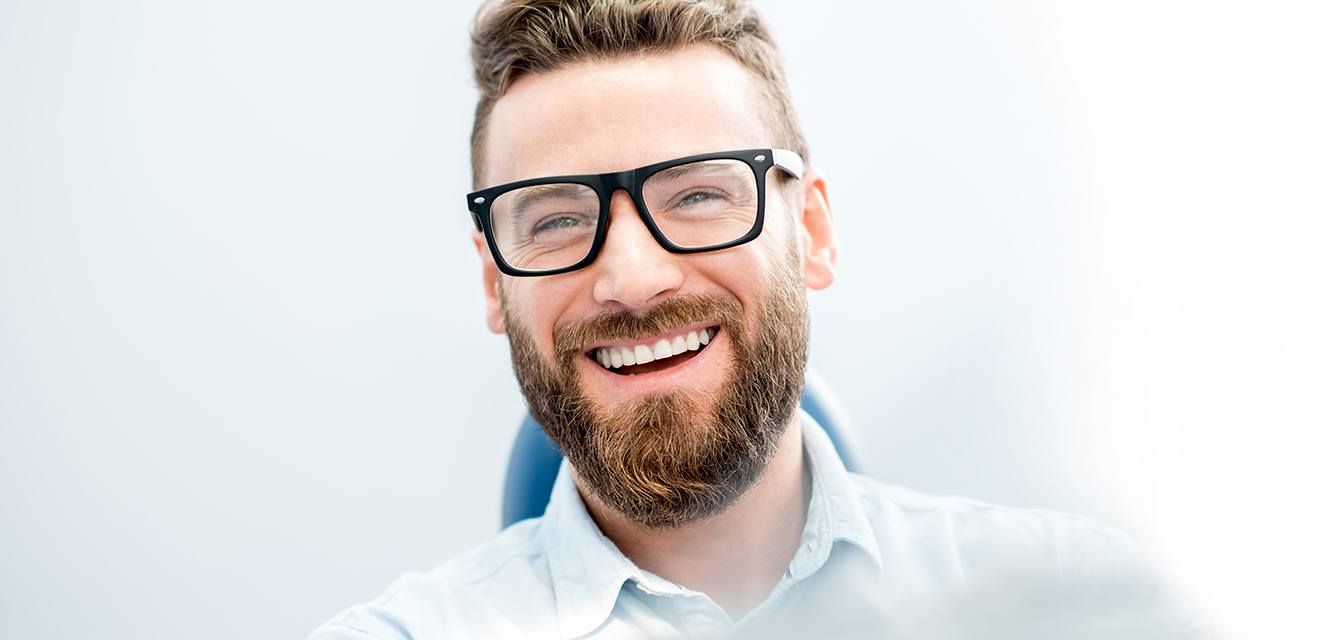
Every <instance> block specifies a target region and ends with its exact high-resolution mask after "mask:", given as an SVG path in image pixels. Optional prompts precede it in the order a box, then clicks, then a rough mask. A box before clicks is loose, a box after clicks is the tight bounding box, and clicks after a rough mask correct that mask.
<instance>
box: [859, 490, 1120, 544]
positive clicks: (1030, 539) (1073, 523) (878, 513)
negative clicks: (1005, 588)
mask: <svg viewBox="0 0 1320 640" xmlns="http://www.w3.org/2000/svg"><path fill="white" fill-rule="evenodd" d="M849 476H850V478H851V479H852V483H853V487H854V489H855V490H856V491H857V494H858V497H859V498H860V500H861V504H862V508H863V510H865V512H866V514H867V518H868V519H869V520H870V522H871V525H872V527H874V528H876V529H877V536H878V537H880V538H884V537H885V536H884V535H881V533H880V532H881V531H882V530H887V531H889V532H891V533H898V532H901V533H902V534H903V535H902V536H901V537H902V538H904V539H907V540H909V541H912V542H915V543H941V544H943V545H953V546H952V547H949V548H946V549H945V550H946V551H949V552H958V553H960V554H966V553H969V552H970V553H976V552H978V551H985V552H995V553H1004V552H1016V551H1021V552H1034V551H1039V552H1045V551H1048V552H1050V553H1049V554H1048V557H1047V558H1046V559H1048V560H1051V561H1059V560H1064V559H1066V558H1068V557H1070V556H1077V557H1080V556H1081V555H1084V551H1085V549H1086V548H1088V547H1092V546H1100V547H1125V546H1130V545H1131V542H1132V541H1131V538H1130V537H1128V536H1127V535H1126V534H1124V533H1123V532H1122V531H1120V530H1118V529H1116V528H1114V527H1112V526H1109V525H1106V524H1104V523H1103V522H1101V521H1099V520H1097V519H1096V518H1092V517H1089V516H1084V515H1079V514H1074V513H1068V512H1064V511H1054V510H1050V509H1027V508H1020V507H1009V506H1004V505H999V504H994V503H990V502H984V501H981V500H974V499H971V498H964V497H961V496H943V495H931V494H925V493H921V492H918V491H914V490H912V489H908V488H905V487H900V486H896V485H890V484H884V483H881V482H878V481H876V480H873V479H871V478H867V477H865V476H861V475H857V474H849Z"/></svg>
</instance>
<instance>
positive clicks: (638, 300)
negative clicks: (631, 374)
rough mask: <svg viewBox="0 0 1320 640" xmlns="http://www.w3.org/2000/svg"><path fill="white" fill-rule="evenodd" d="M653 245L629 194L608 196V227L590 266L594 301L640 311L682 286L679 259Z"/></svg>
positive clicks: (657, 245)
mask: <svg viewBox="0 0 1320 640" xmlns="http://www.w3.org/2000/svg"><path fill="white" fill-rule="evenodd" d="M679 258H680V256H678V255H676V254H673V253H670V252H668V251H666V250H665V248H664V247H662V246H660V243H658V242H656V240H655V237H654V236H652V235H651V231H650V230H649V229H647V227H646V223H645V222H643V221H642V215H641V213H639V212H638V211H637V206H636V205H635V204H634V203H633V201H632V198H631V197H629V195H628V192H626V191H624V190H622V189H620V190H618V191H615V192H614V193H613V194H612V195H611V196H610V226H609V229H608V230H607V232H606V235H605V240H604V243H603V244H602V245H601V248H600V253H599V254H597V255H596V260H595V262H594V263H593V264H592V265H591V270H592V271H593V272H594V277H595V278H596V282H595V284H594V286H593V288H592V294H593V295H594V297H595V299H596V302H597V303H599V304H601V305H603V306H606V307H611V308H613V309H622V310H627V311H639V312H640V311H642V310H645V309H646V308H647V307H650V306H652V305H654V304H655V303H657V302H659V301H660V300H662V299H663V298H664V297H665V296H667V295H669V294H672V293H673V292H675V291H678V289H679V288H680V287H681V286H682V285H683V277H684V276H683V270H682V269H681V267H680V265H679V262H678V259H679Z"/></svg>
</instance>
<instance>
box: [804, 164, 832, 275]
mask: <svg viewBox="0 0 1320 640" xmlns="http://www.w3.org/2000/svg"><path fill="white" fill-rule="evenodd" d="M801 222H802V225H801V226H800V227H799V233H798V236H799V239H800V241H801V243H802V244H801V247H800V249H801V255H802V275H803V282H804V283H805V284H806V285H807V286H808V287H810V288H812V289H824V288H825V287H828V286H830V284H831V283H833V282H834V276H835V272H836V270H837V269H836V267H837V265H838V262H839V248H838V245H836V244H835V242H834V213H833V212H832V211H831V210H830V197H829V191H827V190H826V188H825V176H823V175H821V173H820V172H819V171H817V170H815V169H809V170H808V171H807V172H806V174H804V175H803V176H802V220H801Z"/></svg>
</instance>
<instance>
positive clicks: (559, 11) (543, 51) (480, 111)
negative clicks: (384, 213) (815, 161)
mask: <svg viewBox="0 0 1320 640" xmlns="http://www.w3.org/2000/svg"><path fill="white" fill-rule="evenodd" d="M700 44H708V45H714V46H716V47H719V48H720V49H722V50H724V51H726V52H728V53H729V54H731V55H732V56H733V57H734V58H735V59H736V60H737V61H738V62H739V63H740V64H741V65H742V66H743V68H744V69H746V70H747V71H749V72H750V73H751V74H752V76H753V77H755V78H756V79H757V80H758V81H759V82H758V84H759V85H760V88H761V94H762V95H761V98H762V103H763V104H762V105H761V106H762V109H761V110H762V112H763V117H764V118H765V120H766V125H767V126H769V127H770V128H771V134H772V136H773V137H774V139H773V140H771V141H770V142H771V143H772V144H773V145H774V146H777V147H784V148H788V149H793V150H794V151H797V152H798V153H799V154H801V155H802V157H803V158H806V157H807V143H806V139H805V137H804V136H803V135H802V128H801V126H800V125H799V123H798V118H797V113H796V112H795V111H794V109H793V104H792V102H791V100H790V99H789V95H788V83H787V81H786V79H785V77H784V70H783V67H782V65H781V64H780V61H779V50H778V49H777V48H776V47H775V43H774V41H773V40H772V39H771V37H770V32H769V31H768V30H767V28H766V25H765V22H763V21H762V19H761V16H760V14H758V13H757V11H756V9H755V8H753V7H752V6H751V4H750V3H749V2H747V1H745V0H488V1H487V2H486V3H485V4H483V5H482V6H481V8H480V9H478V10H477V16H476V19H475V21H474V22H473V25H472V66H473V73H474V75H475V76H476V80H477V88H478V89H479V90H480V91H481V97H480V99H479V100H478V101H477V110H476V116H475V118H474V119H473V122H472V138H471V144H472V181H473V184H474V188H475V187H480V186H481V184H480V183H481V181H482V166H483V165H482V163H483V161H484V159H485V149H484V145H485V142H486V126H487V121H488V120H489V118H490V113H491V110H492V109H493V108H494V106H495V102H496V101H497V100H499V98H500V97H501V96H503V95H504V93H505V92H506V91H508V90H509V86H510V85H512V84H513V83H514V82H515V81H516V80H517V79H518V78H520V77H522V76H523V75H525V74H532V73H543V72H548V71H553V70H555V69H561V68H563V67H566V66H569V65H571V64H574V63H579V62H593V61H594V62H606V61H609V60H612V59H618V58H623V57H628V56H637V55H645V54H648V53H657V52H667V51H674V50H677V49H680V48H683V47H688V46H692V45H700Z"/></svg>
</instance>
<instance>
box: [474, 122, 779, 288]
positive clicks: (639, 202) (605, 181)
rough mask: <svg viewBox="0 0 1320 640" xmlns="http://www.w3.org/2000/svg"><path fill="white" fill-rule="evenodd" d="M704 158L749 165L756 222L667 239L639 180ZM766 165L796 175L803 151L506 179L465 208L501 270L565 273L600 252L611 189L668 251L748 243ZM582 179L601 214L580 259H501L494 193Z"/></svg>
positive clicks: (720, 154) (760, 216)
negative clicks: (704, 238)
mask: <svg viewBox="0 0 1320 640" xmlns="http://www.w3.org/2000/svg"><path fill="white" fill-rule="evenodd" d="M702 160H740V161H742V162H744V163H746V164H747V166H748V167H751V169H752V173H753V174H754V175H755V176H756V222H755V223H754V224H753V225H752V228H751V229H750V230H749V231H748V232H747V233H746V234H744V235H743V236H742V237H740V238H736V239H733V240H730V241H728V242H723V243H720V244H716V245H711V246H709V247H683V246H679V245H676V244H674V243H673V242H670V241H669V239H668V238H666V237H665V234H664V233H663V232H661V231H660V227H659V225H657V224H656V222H655V220H654V219H653V218H652V217H651V212H650V211H648V210H647V208H646V199H645V198H644V197H642V184H643V183H644V182H646V179H647V178H649V177H651V175H652V174H655V173H658V172H660V171H664V170H665V169H669V168H670V167H676V166H678V165H683V164H689V163H692V162H700V161H702ZM770 167H779V168H780V169H783V170H784V171H786V172H787V173H788V174H789V175H791V176H793V177H794V178H797V179H801V178H802V173H803V171H804V170H805V163H804V162H803V161H802V156H801V155H799V154H797V153H796V152H793V151H789V150H787V149H769V148H766V149H740V150H737V151H717V152H715V153H703V154H700V155H695V156H684V157H682V158H675V159H673V160H666V161H664V162H657V163H655V164H648V165H646V166H644V167H638V168H636V169H629V170H627V171H616V172H613V173H596V174H581V175H572V176H550V177H546V178H531V179H528V180H519V181H517V182H510V183H507V184H501V185H496V186H493V187H487V188H485V189H482V190H480V191H473V192H472V193H469V194H468V195H467V202H468V211H469V212H470V213H471V214H472V222H473V224H475V225H477V231H480V232H482V233H484V234H485V236H486V246H487V247H489V248H490V254H491V256H492V257H493V258H495V265H496V266H498V267H499V268H500V271H502V272H504V273H505V274H507V275H511V276H519V277H528V276H552V275H555V274H560V273H566V272H568V271H573V270H576V269H581V268H583V267H585V266H587V265H589V264H591V263H592V261H594V260H595V259H596V256H597V254H599V253H600V248H601V245H603V244H604V243H605V233H606V232H607V231H608V230H609V223H610V199H611V198H612V197H613V195H614V192H615V191H617V190H619V189H623V190H624V191H627V192H628V195H629V197H631V198H632V201H633V205H634V206H636V207H637V212H638V213H639V214H641V216H642V222H644V223H646V228H647V229H649V230H650V231H651V235H652V236H653V237H655V240H656V242H659V243H660V246H662V247H664V248H665V250H666V251H669V252H671V253H702V252H706V251H718V250H720V249H727V248H729V247H736V246H738V245H740V244H746V243H748V242H751V241H752V240H755V239H756V237H757V236H759V235H761V228H762V227H763V226H764V224H765V200H766V198H765V176H766V174H767V173H768V172H769V170H770ZM558 183H567V184H580V185H584V186H587V187H591V188H592V189H593V190H594V191H595V192H596V195H597V197H599V198H600V217H599V219H598V220H597V221H596V235H595V237H593V238H592V239H591V249H590V250H589V251H587V255H586V256H584V257H583V258H582V259H581V260H579V261H577V262H575V263H573V264H570V265H568V266H566V267H559V268H557V269H546V270H526V269H519V268H517V267H515V266H513V265H510V264H509V263H508V262H505V261H504V256H502V255H500V250H499V246H498V245H497V244H496V243H495V232H494V230H493V229H492V228H491V223H490V206H491V203H492V202H494V201H495V199H496V198H498V197H499V196H501V195H503V194H504V193H507V192H509V191H512V190H514V189H520V188H522V187H533V186H536V185H542V184H558Z"/></svg>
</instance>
